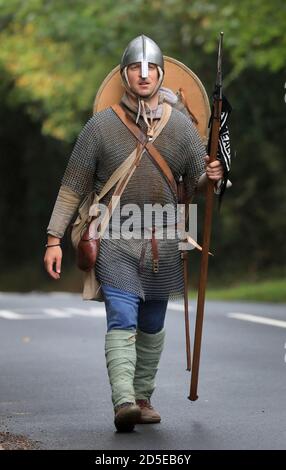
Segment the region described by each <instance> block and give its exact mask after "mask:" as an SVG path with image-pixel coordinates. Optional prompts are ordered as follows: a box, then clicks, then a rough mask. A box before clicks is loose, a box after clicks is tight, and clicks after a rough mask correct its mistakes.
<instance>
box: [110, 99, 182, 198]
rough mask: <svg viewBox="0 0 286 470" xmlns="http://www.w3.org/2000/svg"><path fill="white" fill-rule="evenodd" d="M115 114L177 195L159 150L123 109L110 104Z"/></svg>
mask: <svg viewBox="0 0 286 470" xmlns="http://www.w3.org/2000/svg"><path fill="white" fill-rule="evenodd" d="M111 108H112V109H113V111H114V112H115V114H116V115H117V116H118V117H119V119H120V120H121V121H122V122H123V124H124V125H125V126H126V127H127V129H129V131H130V132H131V133H132V134H133V135H134V137H136V139H137V140H138V141H139V142H140V143H141V144H142V145H143V147H144V148H145V149H146V150H147V152H148V154H149V155H150V156H151V158H152V159H153V160H154V162H155V163H156V165H157V166H158V167H159V169H160V170H161V171H162V173H163V175H164V177H165V178H166V180H167V182H168V183H169V186H170V188H171V189H172V191H173V193H174V194H175V196H176V197H177V195H178V188H177V183H176V180H175V178H174V176H173V173H172V170H171V169H170V167H169V165H168V163H167V162H166V160H165V159H164V158H163V157H162V155H161V154H160V152H159V151H158V150H157V149H156V147H155V146H154V145H153V144H152V143H151V142H150V141H148V138H147V136H146V135H145V134H144V132H143V131H142V130H141V129H140V127H138V126H137V125H136V124H135V122H134V121H133V120H132V119H131V118H130V117H129V116H128V114H127V113H126V112H125V111H124V109H123V108H122V107H121V106H120V105H119V104H114V105H112V106H111Z"/></svg>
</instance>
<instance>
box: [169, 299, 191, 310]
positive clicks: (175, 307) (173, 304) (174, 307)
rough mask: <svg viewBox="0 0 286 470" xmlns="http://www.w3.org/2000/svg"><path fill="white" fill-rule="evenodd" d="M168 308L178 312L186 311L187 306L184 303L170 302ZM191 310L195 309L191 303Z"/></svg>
mask: <svg viewBox="0 0 286 470" xmlns="http://www.w3.org/2000/svg"><path fill="white" fill-rule="evenodd" d="M168 309H170V310H175V311H177V312H184V310H185V307H184V304H177V303H176V302H171V301H170V302H168ZM189 310H190V311H191V310H194V309H193V307H191V306H190V304H189Z"/></svg>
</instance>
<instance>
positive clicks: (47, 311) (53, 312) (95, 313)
mask: <svg viewBox="0 0 286 470" xmlns="http://www.w3.org/2000/svg"><path fill="white" fill-rule="evenodd" d="M16 310H19V312H16V311H13V310H0V319H1V318H3V319H5V320H49V319H52V318H72V317H75V316H82V317H93V318H105V315H106V313H105V308H104V307H96V308H94V307H90V308H87V309H84V308H74V307H66V308H62V309H60V308H43V309H39V308H34V307H32V308H30V309H29V308H19V309H16ZM31 311H36V312H43V313H35V314H34V315H33V314H29V313H23V312H31Z"/></svg>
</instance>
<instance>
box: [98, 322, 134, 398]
mask: <svg viewBox="0 0 286 470" xmlns="http://www.w3.org/2000/svg"><path fill="white" fill-rule="evenodd" d="M135 341H136V331H135V330H116V329H114V330H111V331H108V332H107V333H106V335H105V358H106V366H107V370H108V376H109V381H110V385H111V390H112V403H113V406H114V407H115V406H118V405H121V404H122V403H125V402H130V403H135V393H134V388H133V380H134V373H135V366H136V348H135Z"/></svg>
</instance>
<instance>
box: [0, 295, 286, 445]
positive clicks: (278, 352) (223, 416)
mask: <svg viewBox="0 0 286 470" xmlns="http://www.w3.org/2000/svg"><path fill="white" fill-rule="evenodd" d="M285 314H286V305H274V304H257V303H241V302H240V303H233V302H229V303H226V302H207V304H206V311H205V327H204V335H203V348H202V357H201V368H200V380H199V399H198V400H197V401H196V402H190V401H189V400H188V399H187V396H188V394H189V380H190V375H189V373H188V372H186V370H185V368H186V364H185V343H184V322H183V307H182V304H178V303H176V304H175V303H170V304H169V309H168V315H167V321H166V330H167V336H166V347H165V350H164V353H163V356H162V360H161V363H160V370H159V372H158V375H157V388H156V391H155V393H154V396H153V404H154V406H155V407H156V408H157V409H158V410H159V411H160V413H161V416H162V422H161V423H160V424H156V425H145V426H144V425H141V426H139V425H138V426H136V431H135V432H133V433H131V434H118V433H116V432H115V429H114V426H113V410H112V404H111V398H110V386H109V382H108V377H107V372H106V368H105V358H104V335H105V328H106V323H105V315H104V305H103V304H101V303H98V302H89V301H85V302H84V301H82V300H81V298H80V296H78V295H72V294H40V293H36V292H35V293H31V294H26V295H25V294H24V295H23V294H6V293H0V340H1V359H0V361H1V365H0V368H1V372H0V382H1V384H0V385H1V386H0V416H1V426H0V432H4V433H5V432H10V433H11V434H20V435H24V436H26V437H27V438H29V439H31V440H33V441H37V442H38V446H39V447H40V448H42V449H94V450H99V449H104V450H110V449H138V450H143V449H146V450H151V449H166V450H167V449H169V450H175V449H184V450H195V449H216V450H220V449H285V448H286V380H285V379H286V329H285V328H286V315H285ZM193 317H194V303H192V302H191V322H192V324H193V323H194V322H193Z"/></svg>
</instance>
